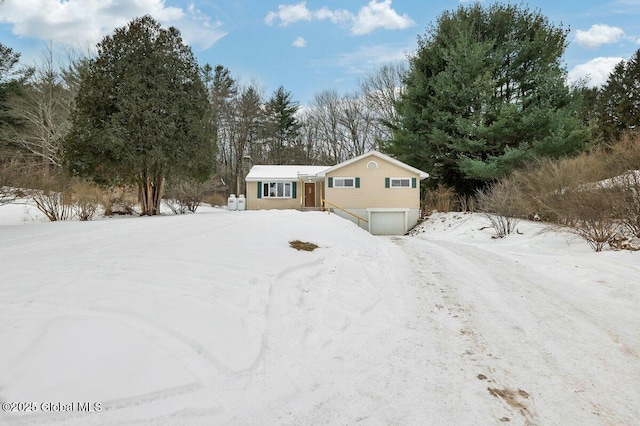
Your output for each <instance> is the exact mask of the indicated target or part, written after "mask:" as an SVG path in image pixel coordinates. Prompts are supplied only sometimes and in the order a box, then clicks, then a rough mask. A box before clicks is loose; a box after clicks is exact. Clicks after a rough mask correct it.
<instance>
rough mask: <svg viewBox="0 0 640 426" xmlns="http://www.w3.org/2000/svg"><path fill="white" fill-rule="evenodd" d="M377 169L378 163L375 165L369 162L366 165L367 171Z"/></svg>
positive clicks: (373, 162)
mask: <svg viewBox="0 0 640 426" xmlns="http://www.w3.org/2000/svg"><path fill="white" fill-rule="evenodd" d="M377 168H378V163H376V162H375V161H369V162H368V163H367V169H377Z"/></svg>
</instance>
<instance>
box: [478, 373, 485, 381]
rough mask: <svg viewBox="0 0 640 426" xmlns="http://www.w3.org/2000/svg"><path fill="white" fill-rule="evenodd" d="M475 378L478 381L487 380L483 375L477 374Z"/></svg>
mask: <svg viewBox="0 0 640 426" xmlns="http://www.w3.org/2000/svg"><path fill="white" fill-rule="evenodd" d="M477 377H478V379H479V380H487V376H485V375H484V374H478V376H477Z"/></svg>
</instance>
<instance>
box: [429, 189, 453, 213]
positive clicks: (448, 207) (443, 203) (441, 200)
mask: <svg viewBox="0 0 640 426" xmlns="http://www.w3.org/2000/svg"><path fill="white" fill-rule="evenodd" d="M455 200H456V193H455V190H454V189H453V188H451V187H449V186H446V185H442V184H438V186H437V187H435V188H433V189H430V190H428V191H427V194H426V196H425V199H424V206H423V209H422V210H423V211H425V212H430V211H433V210H436V211H439V212H441V213H447V212H450V211H453V210H454V209H455Z"/></svg>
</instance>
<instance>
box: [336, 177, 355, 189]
mask: <svg viewBox="0 0 640 426" xmlns="http://www.w3.org/2000/svg"><path fill="white" fill-rule="evenodd" d="M333 187H334V188H355V187H356V178H352V177H344V178H342V177H340V178H333Z"/></svg>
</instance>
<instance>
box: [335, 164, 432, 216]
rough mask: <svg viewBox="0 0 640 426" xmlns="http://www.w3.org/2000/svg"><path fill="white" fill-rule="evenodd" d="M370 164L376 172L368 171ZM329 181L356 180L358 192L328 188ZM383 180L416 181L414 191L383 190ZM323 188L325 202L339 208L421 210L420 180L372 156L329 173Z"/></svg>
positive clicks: (402, 169) (356, 190)
mask: <svg viewBox="0 0 640 426" xmlns="http://www.w3.org/2000/svg"><path fill="white" fill-rule="evenodd" d="M372 160H373V161H375V162H376V163H378V168H377V169H367V163H368V162H369V161H372ZM329 177H333V178H336V177H359V178H360V188H335V187H334V188H329V186H328V178H329ZM385 178H416V180H417V185H416V186H417V188H385V187H384V183H385ZM324 185H325V194H326V197H325V198H326V199H327V201H329V202H331V203H333V204H335V205H337V206H340V207H342V208H354V209H358V208H376V207H379V208H393V207H397V208H400V207H402V208H410V209H418V208H420V176H419V175H418V174H415V173H411V172H409V171H408V170H406V169H404V168H402V167H399V166H396V165H395V164H391V163H389V162H387V161H384V160H383V159H381V158H377V157H374V156H368V157H365V158H363V159H361V160H359V161H356V162H355V163H352V164H349V165H347V166H344V167H341V168H339V169H337V170H335V171H333V172H331V173H328V174H327V175H326V177H325V184H324Z"/></svg>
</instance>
